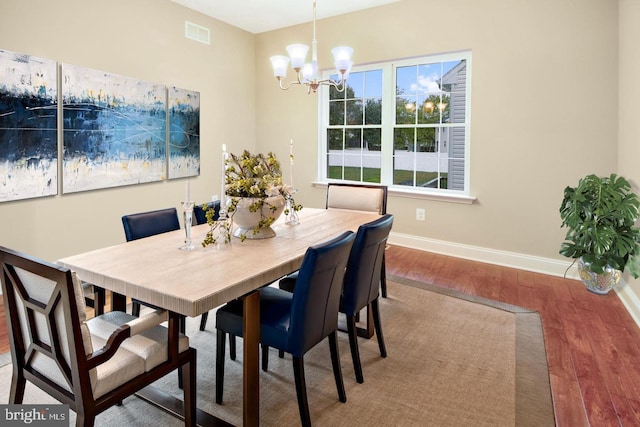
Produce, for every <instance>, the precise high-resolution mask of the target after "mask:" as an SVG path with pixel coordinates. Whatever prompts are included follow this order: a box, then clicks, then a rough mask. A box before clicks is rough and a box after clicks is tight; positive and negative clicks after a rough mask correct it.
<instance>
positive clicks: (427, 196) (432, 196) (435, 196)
mask: <svg viewBox="0 0 640 427" xmlns="http://www.w3.org/2000/svg"><path fill="white" fill-rule="evenodd" d="M312 185H313V186H314V187H317V188H326V187H327V183H326V182H320V181H314V182H313V183H312ZM387 191H388V194H389V195H392V196H398V197H406V198H409V199H421V200H433V201H437V202H448V203H460V204H464V205H471V204H473V202H475V201H476V198H475V197H473V196H467V195H464V194H458V193H432V192H425V191H416V190H410V189H404V188H401V187H389V188H388V190H387Z"/></svg>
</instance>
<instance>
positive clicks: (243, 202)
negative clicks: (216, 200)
mask: <svg viewBox="0 0 640 427" xmlns="http://www.w3.org/2000/svg"><path fill="white" fill-rule="evenodd" d="M231 199H233V200H237V204H236V206H235V212H233V224H234V230H233V233H232V234H233V236H235V237H238V238H246V239H267V238H270V237H274V236H275V235H276V232H275V231H273V229H272V228H271V227H260V228H258V224H259V223H260V220H261V219H266V218H269V217H273V218H274V219H276V220H277V219H278V218H279V217H280V215H282V212H283V211H284V206H285V200H284V197H282V196H273V197H267V198H265V199H264V203H263V205H262V209H259V210H257V211H255V212H251V211H250V210H249V207H250V206H251V205H253V204H254V203H256V202H257V201H259V200H260V198H258V197H232V198H231ZM274 208H275V210H274Z"/></svg>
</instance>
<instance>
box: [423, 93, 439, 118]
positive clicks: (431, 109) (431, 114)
mask: <svg viewBox="0 0 640 427" xmlns="http://www.w3.org/2000/svg"><path fill="white" fill-rule="evenodd" d="M439 104H440V96H439V95H433V94H431V95H429V96H425V95H422V96H419V97H418V106H420V108H419V109H418V124H429V123H440V110H439V109H438V107H437V106H438V105H439Z"/></svg>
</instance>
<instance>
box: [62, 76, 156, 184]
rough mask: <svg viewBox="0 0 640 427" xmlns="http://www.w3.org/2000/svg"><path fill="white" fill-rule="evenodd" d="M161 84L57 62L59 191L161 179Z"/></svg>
mask: <svg viewBox="0 0 640 427" xmlns="http://www.w3.org/2000/svg"><path fill="white" fill-rule="evenodd" d="M166 97H167V95H166V88H165V86H164V85H159V84H155V83H150V82H145V81H141V80H138V79H134V78H131V77H124V76H119V75H116V74H110V73H106V72H103V71H97V70H92V69H89V68H84V67H79V66H75V65H69V64H63V66H62V120H63V130H64V132H63V162H62V174H63V175H62V191H63V193H73V192H78V191H86V190H93V189H98V188H108V187H117V186H122V185H131V184H140V183H146V182H153V181H160V180H163V179H166V177H167V174H166V169H167V166H166V165H167V160H166V158H167V156H166V129H167V128H166V122H167V120H166Z"/></svg>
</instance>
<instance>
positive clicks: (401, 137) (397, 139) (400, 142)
mask: <svg viewBox="0 0 640 427" xmlns="http://www.w3.org/2000/svg"><path fill="white" fill-rule="evenodd" d="M414 135H415V129H413V128H396V129H395V130H394V131H393V148H394V149H395V150H396V151H398V150H402V151H413V150H414V148H413V143H414V140H415V136H414Z"/></svg>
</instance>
